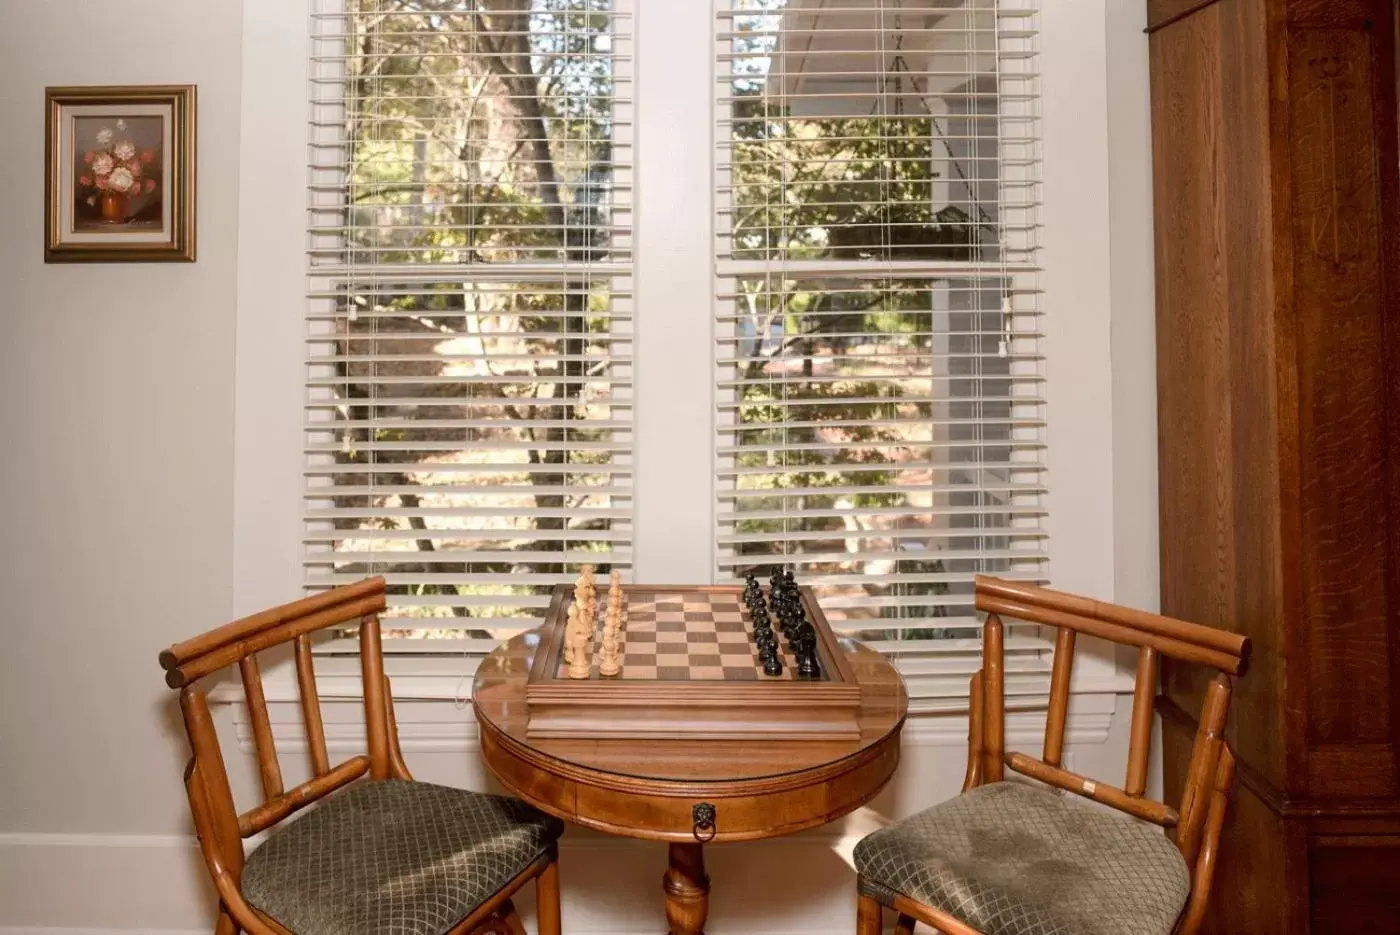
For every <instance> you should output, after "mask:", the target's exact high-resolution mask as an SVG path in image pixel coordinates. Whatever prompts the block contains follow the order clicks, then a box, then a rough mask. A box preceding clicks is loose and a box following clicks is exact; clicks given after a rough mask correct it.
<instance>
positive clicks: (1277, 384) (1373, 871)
mask: <svg viewBox="0 0 1400 935" xmlns="http://www.w3.org/2000/svg"><path fill="white" fill-rule="evenodd" d="M1110 2H1116V0H1110ZM1147 9H1148V21H1149V29H1148V34H1149V35H1148V42H1149V45H1150V54H1151V74H1152V127H1153V170H1154V176H1155V181H1154V188H1155V194H1154V201H1155V208H1154V211H1155V215H1156V262H1157V361H1158V363H1157V374H1158V394H1159V396H1158V407H1159V408H1158V420H1159V423H1158V431H1159V441H1160V453H1159V467H1160V483H1161V537H1162V552H1161V562H1162V611H1163V613H1166V614H1171V615H1174V616H1179V617H1182V618H1185V619H1187V620H1197V621H1201V622H1204V623H1211V624H1216V625H1220V626H1224V627H1228V628H1230V629H1234V630H1238V631H1240V632H1243V633H1246V634H1248V635H1249V637H1250V638H1251V640H1252V641H1253V644H1254V656H1253V660H1252V663H1251V666H1250V669H1249V671H1248V672H1247V673H1246V674H1245V676H1244V677H1243V678H1241V679H1240V680H1239V682H1238V684H1237V688H1236V695H1235V701H1234V705H1233V708H1232V710H1231V715H1230V731H1229V735H1228V737H1229V741H1230V743H1231V744H1232V745H1233V746H1234V749H1235V751H1236V753H1237V755H1238V757H1239V763H1240V771H1239V782H1238V783H1237V785H1236V790H1235V797H1234V799H1233V801H1232V803H1231V811H1230V818H1229V822H1228V825H1227V832H1226V838H1225V840H1224V841H1223V844H1222V847H1221V855H1220V865H1219V870H1218V872H1217V874H1216V878H1215V885H1214V889H1213V893H1212V897H1211V905H1212V909H1211V913H1210V920H1209V922H1208V924H1207V928H1206V931H1212V932H1221V933H1242V932H1248V933H1256V932H1257V933H1267V935H1274V933H1294V932H1309V931H1311V932H1317V933H1326V935H1338V933H1350V932H1357V933H1361V932H1365V933H1367V935H1382V933H1400V355H1397V349H1400V223H1397V217H1400V215H1398V214H1397V211H1398V210H1400V153H1397V147H1396V68H1395V48H1396V21H1395V20H1396V13H1395V4H1394V0H1148V3H1147ZM1202 690H1203V685H1202V684H1200V683H1199V682H1198V681H1197V680H1195V679H1193V678H1192V677H1191V675H1190V673H1187V672H1184V671H1173V670H1172V669H1171V668H1170V667H1167V669H1166V671H1165V673H1164V677H1163V692H1164V695H1163V698H1162V700H1161V710H1162V715H1163V741H1164V752H1165V756H1164V764H1165V774H1166V779H1167V792H1168V801H1175V797H1176V796H1179V790H1180V784H1181V781H1182V778H1183V777H1184V776H1185V775H1186V760H1187V751H1188V749H1189V745H1190V741H1191V736H1192V734H1193V732H1194V731H1195V722H1194V719H1193V715H1192V713H1191V712H1193V711H1196V710H1199V707H1200V705H1199V699H1200V695H1201V692H1202Z"/></svg>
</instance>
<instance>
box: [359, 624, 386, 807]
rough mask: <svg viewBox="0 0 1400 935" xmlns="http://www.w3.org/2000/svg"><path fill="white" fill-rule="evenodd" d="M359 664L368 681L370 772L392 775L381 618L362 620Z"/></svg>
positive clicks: (374, 775)
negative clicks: (380, 629)
mask: <svg viewBox="0 0 1400 935" xmlns="http://www.w3.org/2000/svg"><path fill="white" fill-rule="evenodd" d="M360 667H361V670H362V672H363V675H364V683H365V733H366V735H367V737H368V740H369V775H370V778H372V779H388V778H389V777H390V776H392V775H393V766H392V764H391V763H390V760H389V712H388V709H387V708H386V704H387V700H386V697H385V693H384V683H385V682H384V649H383V644H382V642H381V640H380V633H379V618H378V617H375V616H369V617H366V618H365V619H364V620H363V621H362V622H361V623H360Z"/></svg>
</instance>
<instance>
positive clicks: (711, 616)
mask: <svg viewBox="0 0 1400 935" xmlns="http://www.w3.org/2000/svg"><path fill="white" fill-rule="evenodd" d="M624 591H626V592H630V593H629V594H628V597H627V600H628V601H629V602H630V605H629V607H628V623H627V627H626V629H625V630H624V631H623V633H622V636H621V640H620V642H621V644H622V671H621V672H619V673H618V674H617V675H616V676H614V678H618V679H624V680H636V681H663V682H688V681H710V680H715V681H735V682H754V681H782V680H785V679H786V680H792V679H795V678H796V677H797V660H796V658H795V657H794V656H793V654H792V650H791V649H789V648H788V646H787V643H786V641H783V640H779V644H780V655H781V658H782V660H783V674H782V675H771V676H770V675H764V674H763V663H762V662H760V661H759V658H758V646H757V644H755V643H754V639H753V622H752V621H751V620H750V619H749V612H748V609H747V608H745V607H744V605H743V602H742V601H741V600H740V598H739V593H738V592H729V591H694V590H687V589H681V588H670V589H665V588H630V589H627V588H624ZM601 615H602V611H601V610H600V611H599V616H601ZM601 640H602V622H601V621H600V622H599V623H598V628H597V631H596V632H595V633H594V638H593V641H592V643H591V645H590V652H591V653H592V654H593V655H592V659H593V667H592V669H591V670H590V672H589V678H590V679H592V678H601V677H602V676H600V675H599V673H598V660H599V653H598V649H599V646H600V644H601ZM568 668H569V667H568V665H567V664H566V663H565V662H564V660H563V656H562V655H561V656H560V659H559V665H558V667H557V668H556V669H555V677H556V678H567V677H568ZM823 677H825V673H823Z"/></svg>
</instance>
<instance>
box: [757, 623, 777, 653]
mask: <svg viewBox="0 0 1400 935" xmlns="http://www.w3.org/2000/svg"><path fill="white" fill-rule="evenodd" d="M754 642H755V643H756V644H757V645H758V649H759V652H762V653H772V652H776V651H777V649H778V638H777V637H775V636H774V635H773V631H772V630H769V629H767V628H764V629H762V630H757V631H755V633H754Z"/></svg>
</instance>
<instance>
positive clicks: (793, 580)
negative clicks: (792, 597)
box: [783, 568, 797, 594]
mask: <svg viewBox="0 0 1400 935" xmlns="http://www.w3.org/2000/svg"><path fill="white" fill-rule="evenodd" d="M783 587H784V588H785V589H786V590H788V591H791V592H793V593H794V594H796V593H797V576H796V575H794V574H793V573H792V569H791V568H789V569H788V570H787V572H786V574H784V575H783Z"/></svg>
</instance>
